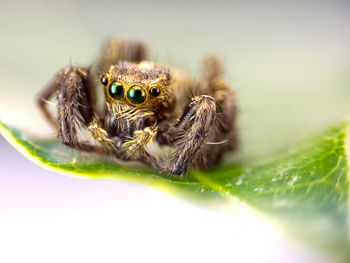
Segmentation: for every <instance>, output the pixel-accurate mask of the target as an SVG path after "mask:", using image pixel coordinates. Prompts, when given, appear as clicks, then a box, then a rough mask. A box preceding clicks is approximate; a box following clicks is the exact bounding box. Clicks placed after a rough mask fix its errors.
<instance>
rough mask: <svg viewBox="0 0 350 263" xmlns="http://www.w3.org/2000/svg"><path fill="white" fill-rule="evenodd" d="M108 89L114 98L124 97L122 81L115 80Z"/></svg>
mask: <svg viewBox="0 0 350 263" xmlns="http://www.w3.org/2000/svg"><path fill="white" fill-rule="evenodd" d="M108 91H109V95H111V97H112V98H113V99H116V100H120V99H121V98H123V97H124V88H123V84H121V83H120V82H113V83H112V84H111V85H110V86H109V89H108Z"/></svg>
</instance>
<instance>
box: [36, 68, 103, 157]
mask: <svg viewBox="0 0 350 263" xmlns="http://www.w3.org/2000/svg"><path fill="white" fill-rule="evenodd" d="M90 89H91V81H90V79H89V72H88V70H87V69H85V68H80V67H67V68H65V69H64V70H63V71H62V72H60V73H58V74H57V75H56V76H55V78H54V80H53V81H52V82H51V83H50V84H49V86H48V87H47V89H46V90H44V92H43V93H42V94H41V96H40V97H39V101H38V104H39V107H40V109H41V110H42V111H43V113H44V116H45V117H46V118H47V119H48V120H49V121H50V122H51V123H52V124H53V125H54V126H56V127H57V134H58V136H59V137H60V138H61V140H62V142H63V143H64V144H66V145H68V146H70V147H72V148H76V149H80V150H84V151H96V152H101V151H103V149H101V148H100V147H96V146H93V145H88V144H86V143H83V142H80V141H79V138H78V133H79V128H85V127H86V126H87V125H88V123H89V122H90V121H91V119H92V117H93V114H94V113H93V108H92V106H93V105H92V103H93V102H92V98H91V95H90ZM54 93H56V96H57V120H55V118H54V117H53V116H52V115H51V114H50V112H49V111H48V109H47V108H46V107H47V105H46V102H47V101H46V100H48V99H50V97H51V96H52V95H53V94H54Z"/></svg>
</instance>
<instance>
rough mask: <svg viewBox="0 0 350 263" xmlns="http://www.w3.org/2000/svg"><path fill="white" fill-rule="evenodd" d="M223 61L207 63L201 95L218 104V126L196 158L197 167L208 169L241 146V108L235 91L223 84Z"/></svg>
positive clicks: (209, 60) (205, 63) (209, 61)
mask: <svg viewBox="0 0 350 263" xmlns="http://www.w3.org/2000/svg"><path fill="white" fill-rule="evenodd" d="M222 71H223V70H222V67H221V63H220V60H218V59H217V58H215V57H212V58H208V59H206V60H205V62H204V70H203V81H202V82H201V84H200V92H202V93H205V94H210V95H212V96H213V97H214V98H215V101H216V104H217V115H216V119H215V123H214V127H215V128H213V129H212V130H211V132H210V134H209V136H208V139H207V142H206V144H205V146H204V147H202V149H201V151H200V153H199V154H198V156H197V158H196V162H197V163H196V165H195V166H196V167H198V168H202V169H206V168H211V167H212V166H214V165H215V164H217V163H218V162H219V161H220V160H221V158H222V156H223V154H224V153H225V152H226V151H230V150H235V149H236V148H237V146H238V136H237V123H236V115H237V106H236V100H235V97H234V94H233V91H232V90H231V89H230V87H229V86H228V85H227V84H226V83H225V82H224V81H223V78H222Z"/></svg>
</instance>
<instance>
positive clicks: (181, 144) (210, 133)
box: [39, 39, 237, 174]
mask: <svg viewBox="0 0 350 263" xmlns="http://www.w3.org/2000/svg"><path fill="white" fill-rule="evenodd" d="M145 58H146V48H145V46H144V45H143V44H141V43H129V42H125V41H121V40H116V39H111V40H110V41H108V43H107V45H106V47H105V48H104V50H103V56H102V58H101V59H100V61H98V63H97V66H96V67H94V66H93V67H90V68H89V69H87V68H82V67H67V68H65V69H64V70H62V71H61V72H60V73H58V74H57V75H56V77H55V78H54V80H53V81H52V83H51V84H50V85H49V86H48V88H47V89H45V90H44V92H43V93H42V94H41V96H40V97H39V106H40V108H41V109H42V111H43V113H44V115H45V116H46V117H47V118H48V120H49V121H50V122H51V123H52V124H53V125H54V126H55V127H57V130H58V136H59V137H60V138H61V140H62V142H63V143H64V144H66V145H68V146H70V147H73V148H77V149H80V150H84V151H94V152H99V153H105V154H111V155H114V156H116V157H117V158H120V159H122V160H140V161H142V162H144V163H146V164H149V165H152V166H153V167H155V168H157V169H159V170H161V171H164V172H167V173H170V174H184V173H186V171H187V170H188V169H189V168H202V169H207V168H210V167H212V166H213V165H215V164H216V163H217V162H218V161H219V160H220V159H221V157H222V155H223V153H224V152H225V151H228V150H234V149H236V146H237V134H236V104H235V99H234V96H233V93H232V91H231V90H230V88H229V87H228V85H227V84H226V83H225V82H224V81H223V80H222V77H221V75H222V72H221V65H220V63H219V61H218V59H216V58H209V59H207V60H206V61H205V63H204V72H203V76H202V78H201V79H200V80H193V79H190V78H189V77H188V76H187V75H186V74H184V73H183V72H182V71H180V70H176V69H167V68H165V67H162V66H159V65H157V64H155V63H153V62H149V61H144V60H145ZM100 68H105V69H106V70H105V71H102V72H98V70H99V69H100ZM98 75H99V76H100V81H101V83H102V84H99V85H94V83H95V82H94V79H95V78H96V76H98ZM102 89H103V90H104V101H105V107H104V109H103V110H101V109H99V108H98V106H97V105H98V103H97V99H96V97H98V96H97V95H98V93H99V90H102ZM55 92H56V94H57V109H58V111H57V113H58V114H57V117H56V118H54V117H53V116H52V115H51V114H50V112H49V111H48V109H47V108H46V104H45V102H46V100H48V99H49V98H50V97H51V96H52V94H54V93H55ZM84 128H85V129H87V130H88V131H89V132H90V134H91V135H92V137H93V139H94V140H95V141H96V143H94V144H89V143H87V142H84V140H82V139H81V136H79V131H80V129H84ZM151 142H157V143H158V144H159V145H169V146H173V149H174V153H173V154H172V157H171V158H169V159H168V160H164V159H161V158H159V157H158V156H156V155H153V154H152V153H150V152H148V150H147V149H146V148H145V147H146V145H148V144H149V143H151Z"/></svg>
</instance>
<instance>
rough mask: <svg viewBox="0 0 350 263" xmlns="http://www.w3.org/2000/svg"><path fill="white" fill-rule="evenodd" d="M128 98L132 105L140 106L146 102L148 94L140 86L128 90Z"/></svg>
mask: <svg viewBox="0 0 350 263" xmlns="http://www.w3.org/2000/svg"><path fill="white" fill-rule="evenodd" d="M128 98H129V100H130V102H131V103H134V104H140V103H142V102H144V101H145V100H146V92H145V90H144V89H143V88H141V87H140V86H132V87H131V88H130V89H129V90H128Z"/></svg>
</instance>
